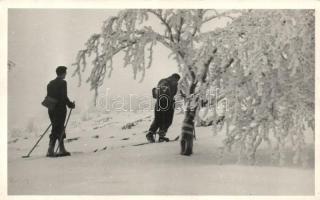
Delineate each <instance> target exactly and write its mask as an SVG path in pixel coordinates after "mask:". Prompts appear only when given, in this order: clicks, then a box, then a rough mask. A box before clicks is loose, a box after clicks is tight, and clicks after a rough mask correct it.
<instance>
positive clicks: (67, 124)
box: [56, 108, 72, 153]
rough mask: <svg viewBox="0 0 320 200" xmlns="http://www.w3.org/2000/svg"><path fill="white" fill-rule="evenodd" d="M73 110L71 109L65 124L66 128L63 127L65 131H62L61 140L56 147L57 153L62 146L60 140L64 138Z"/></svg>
mask: <svg viewBox="0 0 320 200" xmlns="http://www.w3.org/2000/svg"><path fill="white" fill-rule="evenodd" d="M71 111H72V108H71V109H70V112H69V115H68V118H67V121H66V124H65V125H64V128H63V132H62V133H61V135H60V140H59V142H58V147H57V149H56V153H58V150H59V148H60V141H61V140H62V139H63V135H64V134H65V131H66V128H67V125H68V122H69V118H70V115H71Z"/></svg>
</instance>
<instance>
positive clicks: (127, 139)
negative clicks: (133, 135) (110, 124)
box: [121, 138, 130, 140]
mask: <svg viewBox="0 0 320 200" xmlns="http://www.w3.org/2000/svg"><path fill="white" fill-rule="evenodd" d="M129 139H130V138H122V139H121V140H129Z"/></svg>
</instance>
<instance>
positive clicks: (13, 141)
mask: <svg viewBox="0 0 320 200" xmlns="http://www.w3.org/2000/svg"><path fill="white" fill-rule="evenodd" d="M18 140H19V139H18V138H16V139H14V140H11V141H9V142H8V144H11V143H16V142H18Z"/></svg>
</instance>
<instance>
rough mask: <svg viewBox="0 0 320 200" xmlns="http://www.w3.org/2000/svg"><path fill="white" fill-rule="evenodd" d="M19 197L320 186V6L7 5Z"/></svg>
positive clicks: (11, 186)
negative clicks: (318, 99)
mask: <svg viewBox="0 0 320 200" xmlns="http://www.w3.org/2000/svg"><path fill="white" fill-rule="evenodd" d="M7 63H8V64H7V67H8V74H7V77H8V87H7V88H8V90H7V99H8V105H7V112H8V116H7V117H8V130H7V155H8V160H7V166H8V173H7V176H8V177H7V187H8V191H7V192H8V195H235V196H236V195H268V196H269V195H272V196H277V195H289V196H296V195H302V196H304V195H311V196H313V195H315V10H314V9H125V8H123V9H87V8H86V9H69V8H65V9H53V8H50V9H49V8H38V9H32V8H9V9H8V61H7Z"/></svg>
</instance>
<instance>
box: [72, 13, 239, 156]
mask: <svg viewBox="0 0 320 200" xmlns="http://www.w3.org/2000/svg"><path fill="white" fill-rule="evenodd" d="M234 12H235V11H227V12H218V11H216V10H206V9H197V10H160V9H143V10H122V11H120V12H119V14H118V15H117V16H114V17H110V18H108V19H107V20H106V21H104V23H103V26H102V30H101V33H96V34H93V35H92V36H91V37H90V38H89V40H88V41H87V43H86V48H85V49H83V50H80V51H79V52H78V56H77V59H76V62H75V64H74V65H75V66H76V70H75V73H74V74H75V75H76V74H77V75H78V77H79V80H80V82H81V74H82V72H83V71H84V70H85V69H86V67H87V66H89V65H87V60H88V57H89V58H90V57H91V58H92V59H93V62H92V65H90V66H92V68H91V74H90V76H89V78H88V79H87V81H88V82H90V84H91V88H92V89H93V90H95V94H96V95H98V88H99V86H101V85H102V84H103V81H104V78H105V77H106V75H107V76H109V77H110V76H111V74H112V70H113V63H112V61H113V58H114V57H115V55H117V54H118V53H120V52H123V53H124V65H125V66H128V65H131V66H132V68H133V72H134V78H135V79H136V77H137V76H138V75H139V74H141V79H140V81H142V80H143V78H144V75H145V70H146V69H147V68H149V67H150V66H151V64H152V53H153V47H154V46H155V45H157V44H158V43H160V44H162V45H163V46H165V47H166V48H168V49H169V50H170V51H171V53H172V57H173V58H174V59H175V60H176V61H177V66H178V68H179V71H180V72H181V73H182V75H183V78H182V81H181V84H180V94H181V95H182V96H183V98H184V100H185V102H186V105H187V110H188V112H186V114H185V119H190V117H191V116H194V115H195V112H196V110H197V107H198V103H199V99H200V96H201V94H202V93H203V91H204V90H206V83H207V81H208V77H207V74H208V69H209V66H210V65H211V62H212V60H213V58H214V56H215V54H216V53H217V51H218V50H219V49H218V46H221V42H218V43H219V44H218V43H217V42H216V40H212V38H214V36H215V35H216V34H218V33H217V32H216V31H215V30H209V31H204V27H206V26H207V25H208V24H209V23H210V22H212V21H213V20H218V19H221V18H228V19H231V20H232V19H233V17H232V16H237V14H234ZM150 21H153V22H152V23H150ZM155 23H157V24H160V26H161V27H162V28H160V29H161V30H157V29H156V28H155V27H158V25H157V24H155ZM158 29H159V28H158ZM229 55H230V56H229ZM222 60H223V62H224V65H223V67H224V68H228V67H229V66H230V65H231V64H232V63H233V60H234V59H233V58H232V54H230V53H228V54H226V55H225V56H224V57H223V58H222ZM223 67H221V66H219V69H222V68H223ZM222 71H223V70H222ZM190 125H192V126H194V122H193V121H192V122H191V124H190ZM190 140H191V141H190ZM190 140H189V141H187V144H188V145H189V144H192V137H191V139H190ZM188 148H192V146H188ZM191 151H192V149H191Z"/></svg>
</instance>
